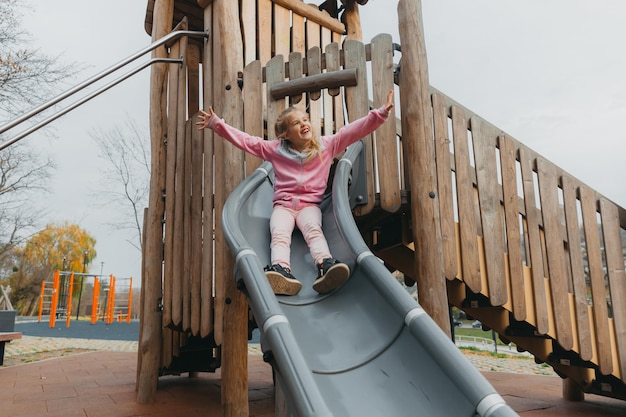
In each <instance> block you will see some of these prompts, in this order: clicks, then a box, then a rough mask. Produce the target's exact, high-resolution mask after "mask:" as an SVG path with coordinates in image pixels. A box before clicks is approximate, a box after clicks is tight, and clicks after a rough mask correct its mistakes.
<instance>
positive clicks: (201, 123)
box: [196, 106, 215, 130]
mask: <svg viewBox="0 0 626 417" xmlns="http://www.w3.org/2000/svg"><path fill="white" fill-rule="evenodd" d="M214 114H215V112H214V111H213V106H209V112H208V113H207V112H205V111H204V110H200V114H199V115H198V121H197V122H196V126H198V130H202V129H205V128H207V127H208V126H209V120H211V117H213V115H214Z"/></svg>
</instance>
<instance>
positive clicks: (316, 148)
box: [274, 106, 323, 161]
mask: <svg viewBox="0 0 626 417" xmlns="http://www.w3.org/2000/svg"><path fill="white" fill-rule="evenodd" d="M296 110H297V111H302V110H301V109H299V108H297V107H294V106H290V107H287V108H286V109H285V110H283V111H282V112H281V113H280V115H279V116H278V118H277V119H276V123H275V124H274V133H276V137H277V138H279V139H283V140H289V139H287V138H285V136H284V135H285V132H287V129H289V126H287V120H286V119H287V116H289V115H290V114H291V113H293V112H294V111H296ZM315 155H319V156H320V161H323V158H322V147H321V146H320V143H319V141H318V140H317V137H316V136H315V135H313V138H312V139H311V140H310V141H309V147H308V148H307V150H306V157H305V160H306V161H310V160H311V159H313V158H314V157H315Z"/></svg>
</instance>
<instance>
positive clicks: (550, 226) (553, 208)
mask: <svg viewBox="0 0 626 417" xmlns="http://www.w3.org/2000/svg"><path fill="white" fill-rule="evenodd" d="M537 176H538V180H539V196H540V198H541V212H542V215H543V227H544V234H545V244H546V257H547V260H548V282H549V283H550V292H551V295H552V311H553V315H554V323H555V326H556V335H557V340H558V341H559V344H560V345H561V346H562V347H563V349H565V350H571V349H572V348H573V347H574V336H573V334H572V326H573V323H572V320H571V315H570V307H569V297H568V296H567V295H568V294H569V288H568V285H567V272H566V269H565V252H564V250H563V237H562V236H563V235H562V233H561V216H560V212H561V209H560V207H559V197H558V182H557V173H556V167H555V166H554V165H553V164H551V163H549V162H548V161H546V160H545V159H543V158H537ZM563 223H565V222H563Z"/></svg>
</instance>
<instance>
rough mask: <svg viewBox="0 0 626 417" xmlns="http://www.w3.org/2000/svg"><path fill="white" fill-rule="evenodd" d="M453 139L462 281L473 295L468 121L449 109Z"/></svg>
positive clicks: (475, 261)
mask: <svg viewBox="0 0 626 417" xmlns="http://www.w3.org/2000/svg"><path fill="white" fill-rule="evenodd" d="M451 114H452V137H453V143H454V166H455V173H456V194H457V198H456V201H457V205H458V211H459V239H460V244H461V272H462V274H463V275H462V278H463V281H464V282H465V284H466V285H467V286H468V287H469V289H470V290H471V291H472V292H474V293H479V292H480V291H481V290H482V283H481V279H480V260H479V256H478V239H477V238H476V237H477V236H476V235H477V232H478V229H479V226H478V225H477V224H476V220H477V219H476V216H475V215H474V211H475V206H474V201H475V198H474V181H473V179H472V173H471V170H472V167H471V165H470V153H469V145H468V139H467V124H468V122H467V119H466V117H465V112H464V111H463V109H461V108H460V107H458V106H452V108H451Z"/></svg>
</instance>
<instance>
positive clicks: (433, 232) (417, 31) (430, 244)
mask: <svg viewBox="0 0 626 417" xmlns="http://www.w3.org/2000/svg"><path fill="white" fill-rule="evenodd" d="M398 22H399V26H400V40H401V43H402V61H401V64H400V65H401V69H400V103H401V109H402V143H403V147H404V150H405V154H406V155H407V160H408V161H411V163H410V164H408V166H407V170H408V172H409V175H408V178H409V180H410V184H409V186H410V190H411V207H412V210H411V216H412V217H411V218H412V221H413V240H414V242H415V259H414V262H415V270H416V271H417V276H416V278H417V281H418V285H419V292H418V297H419V302H420V304H421V305H422V307H424V309H425V310H426V311H427V312H428V314H430V316H431V317H432V318H433V319H434V320H435V322H437V324H438V325H439V327H441V329H442V330H444V331H445V332H446V333H447V334H448V335H449V334H450V320H449V318H448V297H447V294H446V279H445V277H444V273H443V256H442V239H441V226H440V219H439V197H438V195H437V177H436V167H435V152H434V144H433V137H432V124H433V122H432V118H431V103H430V93H429V81H428V62H427V59H426V47H425V41H424V32H423V26H422V12H421V1H420V0H400V2H399V3H398Z"/></svg>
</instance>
